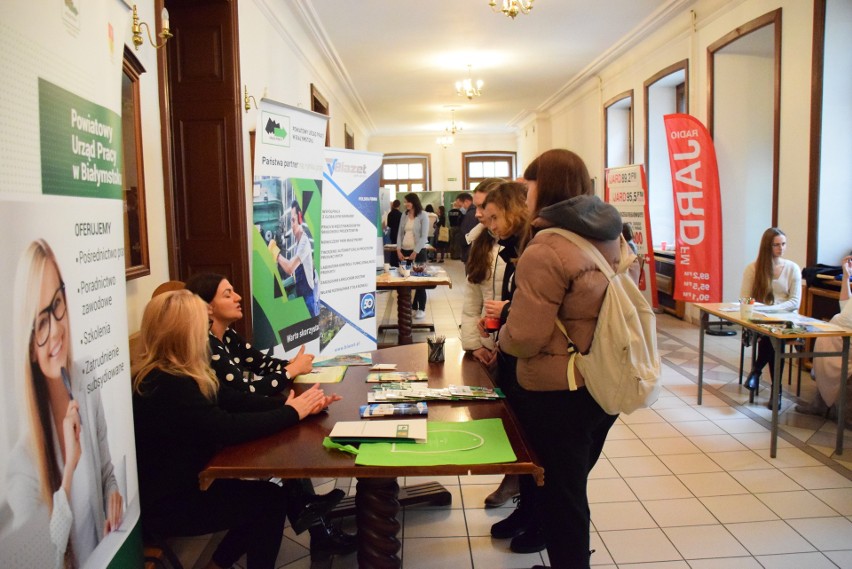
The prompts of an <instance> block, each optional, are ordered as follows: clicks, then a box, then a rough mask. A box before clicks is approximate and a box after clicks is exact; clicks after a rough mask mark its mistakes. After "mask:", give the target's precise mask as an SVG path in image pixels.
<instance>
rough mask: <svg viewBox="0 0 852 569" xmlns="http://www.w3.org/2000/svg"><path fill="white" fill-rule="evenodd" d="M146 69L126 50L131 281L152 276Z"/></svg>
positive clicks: (124, 128) (124, 127) (124, 131)
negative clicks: (143, 99) (143, 102)
mask: <svg viewBox="0 0 852 569" xmlns="http://www.w3.org/2000/svg"><path fill="white" fill-rule="evenodd" d="M143 73H145V69H144V68H143V67H142V64H141V63H139V60H138V59H136V56H135V55H133V52H132V51H130V50H128V49H127V46H125V47H124V73H123V75H122V76H121V136H122V139H123V149H122V150H123V152H124V270H125V278H127V280H131V279H135V278H138V277H142V276H145V275H150V274H151V264H150V262H149V260H148V223H147V221H146V218H145V171H144V168H143V167H142V115H141V113H140V111H139V109H140V105H139V77H140V76H141V75H142V74H143Z"/></svg>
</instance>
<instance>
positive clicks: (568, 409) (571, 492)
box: [498, 150, 631, 569]
mask: <svg viewBox="0 0 852 569" xmlns="http://www.w3.org/2000/svg"><path fill="white" fill-rule="evenodd" d="M524 178H525V179H526V180H527V206H528V208H529V210H530V217H531V219H532V222H531V232H530V238H529V240H528V242H527V243H526V244H525V246H524V249H523V251H522V253H521V256H520V258H519V260H518V264H517V269H516V270H515V292H514V294H513V295H512V305H511V310H510V311H509V314H508V318H507V320H506V323H505V325H503V327H502V328H501V329H500V334H499V341H498V345H499V348H500V350H501V352H502V353H505V354H507V355H510V356H512V357H514V358H516V362H517V364H516V367H515V369H514V371H515V375H514V377H513V379H514V380H515V382H516V385H515V387H514V389H513V391H512V406H513V409H514V410H515V411H516V412H517V414H518V416H519V419H520V421H521V423H522V425H523V426H524V432H525V433H526V434H527V436H528V437H529V439H530V443H531V444H532V446H533V448H534V449H535V451H536V453H537V454H538V457H539V459H540V460H541V461H542V466H543V467H544V470H545V472H546V473H547V475H546V476H545V480H544V487H543V499H542V500H541V504H540V507H541V510H540V515H541V520H540V521H541V527H542V531H543V533H544V539H545V543H546V545H547V553H548V557H549V559H550V564H551V566H552V567H554V568H557V569H585V568H588V567H589V557H590V551H589V531H590V515H589V502H588V496H587V494H586V484H587V481H588V476H589V472H590V471H591V470H592V468H593V467H594V465H595V463H596V462H597V460H598V458H599V457H600V454H601V451H602V449H603V445H604V441H605V440H606V436H607V433H608V432H609V429H610V427H612V425H613V423H614V422H615V419H616V417H615V416H612V415H608V414H607V413H606V412H605V411H604V410H603V409H602V408H601V407H600V405H598V404H597V402H596V401H595V400H594V399H593V398H592V396H591V395H590V394H589V391H588V390H587V389H586V388H585V381H584V380H583V379H578V381H577V385H578V388H577V389H576V390H571V389H569V387H568V381H567V378H566V377H567V371H568V363H569V352H568V344H567V339H566V337H565V335H563V334H562V332H560V330H559V328H558V327H557V326H556V320H557V319H558V320H559V321H560V322H561V323H562V324H563V325H564V327H565V328H566V329H567V331H568V335H569V337H570V338H571V339H572V340H573V342H574V344H575V345H576V347H577V349H578V350H579V351H580V352H581V353H582V352H586V351H588V349H589V347H590V345H591V341H592V336H593V335H594V331H595V326H596V324H597V319H598V313H599V310H600V307H601V304H602V302H603V298H604V294H605V292H606V288H607V285H608V280H607V278H606V276H604V275H603V273H601V272H600V270H599V269H598V268H597V264H596V263H595V261H594V260H593V259H592V258H591V257H590V256H589V255H588V254H587V253H585V252H584V251H583V250H581V249H580V248H579V247H578V246H577V245H575V244H574V243H572V242H570V241H568V240H567V239H565V238H564V237H562V236H560V235H556V234H554V233H550V232H544V233H542V232H541V230H542V229H545V228H548V227H558V228H563V229H567V230H570V231H573V232H574V233H577V234H579V235H581V236H582V237H584V238H586V239H587V240H589V241H590V242H591V243H592V244H593V245H594V246H595V247H596V248H598V249H599V250H600V252H601V253H602V254H603V256H604V258H606V259H607V260H608V261H609V262H610V263H611V264H612V265H613V267H617V266H618V264H619V263H620V261H621V259H622V257H623V256H624V255H630V254H631V253H630V252H629V248H628V247H627V244H626V242H625V241H624V239H623V238H622V237H621V229H622V221H621V216H620V215H619V214H618V211H617V210H616V209H615V208H614V207H613V206H611V205H609V204H606V203H604V202H603V201H601V200H600V199H599V198H597V197H596V196H594V195H593V192H592V182H591V179H590V177H589V173H588V170H587V169H586V165H585V164H584V163H583V161H582V159H580V157H579V156H577V155H576V154H574V153H573V152H570V151H568V150H549V151H547V152H545V153H544V154H542V155H541V156H539V157H538V158H536V159H535V160H534V161H533V162H532V163H531V164H530V165H529V167H528V168H527V169H526V171H525V172H524ZM501 372H502V370H501ZM581 375H582V374H580V373H577V374H576V376H577V377H578V378H579V377H581ZM522 503H523V501H522Z"/></svg>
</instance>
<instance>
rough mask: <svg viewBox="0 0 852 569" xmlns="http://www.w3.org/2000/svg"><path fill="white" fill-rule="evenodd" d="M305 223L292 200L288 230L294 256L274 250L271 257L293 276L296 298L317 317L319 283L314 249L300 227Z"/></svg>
mask: <svg viewBox="0 0 852 569" xmlns="http://www.w3.org/2000/svg"><path fill="white" fill-rule="evenodd" d="M304 222H305V220H304V215H303V214H302V208H301V207H299V202H297V201H296V200H293V203H291V204H290V230H291V231H292V232H293V237H295V239H296V248H295V254H294V255H293V257H292V258H290V259H288V258H287V257H286V256H285V255H284V254H283V253H282V252H281V250H280V249H278V248H277V247H276V248H275V249H274V252H273V255H274V256H275V261H276V262H277V263H278V266H279V267H281V269H282V270H283V271H284V272H285V273H287V274H288V275H293V279H294V280H295V281H296V296H300V297H302V298H303V299H304V301H305V306H306V307H307V308H308V312H309V313H310V315H311V316H318V315H319V282H318V281H317V272H316V270H315V269H314V247H313V244H312V241H311V238H310V237H309V236H308V234H307V233H306V232H305V228H304V226H303V225H302V224H303V223H304Z"/></svg>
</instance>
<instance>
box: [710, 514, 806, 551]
mask: <svg viewBox="0 0 852 569" xmlns="http://www.w3.org/2000/svg"><path fill="white" fill-rule="evenodd" d="M726 526H727V528H728V530H729V531H730V532H731V533H732V534H733V535H735V536H736V537H737V539H738V540H739V541H740V543H742V544H743V545H744V546H745V547H746V549H748V550H749V552H750V553H751V554H752V555H773V554H781V553H802V552H807V551H814V547H813V546H812V545H811V544H810V543H808V542H807V541H806V540H805V539H804V538H803V537H802V536H801V535H800V534H799V533H797V532H796V531H795V530H794V529H793V528H792V527H790V526H789V525H787V523H785V522H783V521H780V520H778V521H769V522H748V523H742V524H726Z"/></svg>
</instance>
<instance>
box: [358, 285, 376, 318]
mask: <svg viewBox="0 0 852 569" xmlns="http://www.w3.org/2000/svg"><path fill="white" fill-rule="evenodd" d="M375 315H376V295H375V294H374V293H372V292H365V293H364V294H362V295H361V320H363V319H364V318H372V317H373V316H375Z"/></svg>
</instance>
